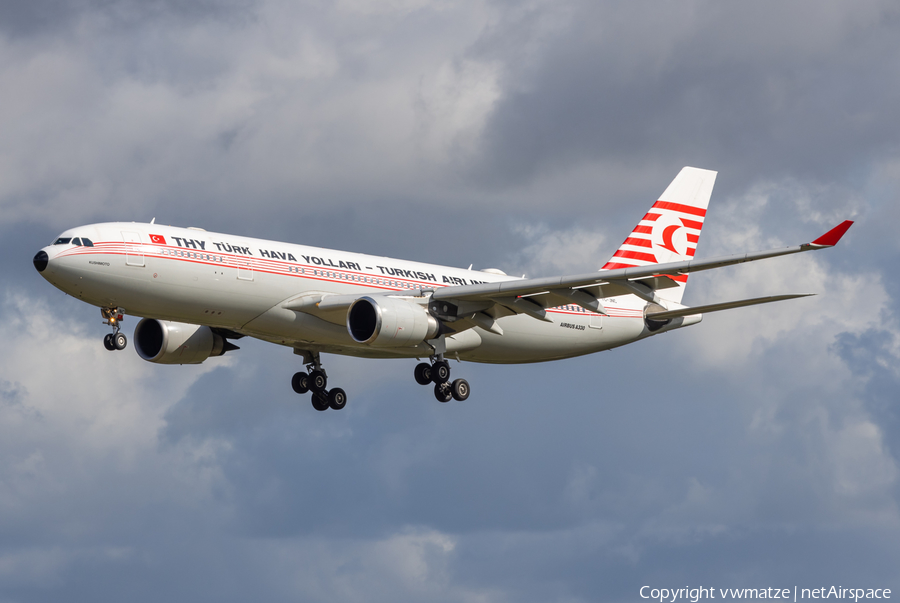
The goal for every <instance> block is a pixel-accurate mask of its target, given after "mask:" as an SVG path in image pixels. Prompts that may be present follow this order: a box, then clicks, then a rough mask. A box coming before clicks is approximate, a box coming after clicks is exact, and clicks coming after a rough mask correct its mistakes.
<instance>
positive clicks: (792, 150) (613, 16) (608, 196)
mask: <svg viewBox="0 0 900 603" xmlns="http://www.w3.org/2000/svg"><path fill="white" fill-rule="evenodd" d="M898 39H900V7H898V6H897V3H896V2H893V1H892V0H881V1H879V0H872V1H868V2H863V3H848V2H843V1H839V0H821V1H815V2H813V1H811V0H809V1H799V2H792V3H783V2H774V1H772V2H769V1H761V2H745V3H721V2H715V1H712V0H708V1H704V0H696V1H690V0H685V1H678V2H675V1H670V2H627V3H626V2H592V1H584V2H579V1H566V0H552V1H551V0H547V1H541V0H532V1H525V2H503V1H484V0H461V1H454V2H450V1H445V0H436V1H434V2H428V1H426V0H378V1H368V0H339V1H336V2H325V1H322V0H318V1H317V0H311V1H306V2H303V1H294V2H291V1H287V0H223V1H220V2H217V1H213V0H197V1H195V2H192V3H184V2H178V1H176V0H5V1H4V2H3V4H2V7H0V134H2V135H0V231H2V232H0V235H2V236H0V247H2V249H0V251H2V256H3V258H4V262H3V269H2V270H3V272H2V283H0V284H2V290H0V341H2V345H0V459H2V463H0V601H2V602H4V603H5V602H13V601H60V600H66V601H91V602H95V601H123V600H128V601H136V602H142V601H148V602H151V601H152V602H158V601H191V602H197V601H217V602H218V601H249V600H253V601H276V602H278V601H323V602H324V601H328V602H333V601H350V602H357V601H359V602H362V601H366V602H391V603H396V602H398V601H417V602H418V601H435V602H490V603H494V602H497V603H502V602H504V603H505V602H513V601H515V602H529V603H530V602H535V603H538V602H540V603H545V602H560V603H562V602H565V603H575V602H588V601H591V602H593V601H640V600H641V599H640V597H639V595H638V590H639V589H640V587H641V586H643V585H651V586H655V587H684V586H700V585H703V586H714V587H721V588H726V587H727V588H742V587H754V588H765V587H769V586H772V587H780V588H793V587H794V586H795V585H796V586H799V587H801V588H804V587H806V588H816V587H820V586H826V587H827V586H830V585H832V584H833V585H843V586H844V587H848V586H853V587H862V588H893V589H895V593H897V592H898V591H900V578H898V572H897V567H900V508H898V505H900V407H898V395H897V392H898V391H900V324H898V312H897V307H898V302H900V269H898V265H900V245H898V237H897V236H896V228H897V227H896V224H897V223H898V221H900V204H898V199H900V119H898V107H900V45H898V44H897V40H898ZM685 165H693V166H697V167H702V168H708V169H715V170H719V177H718V181H717V184H716V189H715V191H714V193H713V198H712V202H711V205H710V211H709V215H708V219H707V222H706V229H705V230H704V235H703V238H702V239H701V241H700V245H699V249H698V257H703V256H707V257H709V256H712V255H718V254H723V253H732V252H738V251H753V250H758V249H767V248H770V247H774V246H782V245H792V244H798V243H801V242H806V241H809V240H810V239H811V238H814V237H816V236H818V235H819V234H821V233H823V232H825V231H826V230H827V229H828V228H830V227H832V226H833V225H835V224H837V223H838V222H840V221H841V220H843V219H847V218H849V219H854V220H856V224H855V226H854V227H853V228H852V229H851V230H850V231H849V233H848V235H847V236H846V237H845V239H844V240H843V241H842V242H841V245H840V246H839V247H837V248H835V249H832V250H827V251H823V252H819V253H815V254H804V255H803V256H792V257H788V258H781V259H775V260H771V261H768V262H760V263H756V264H753V265H748V266H737V267H733V268H728V269H723V270H718V271H713V272H707V273H704V274H702V275H695V276H694V277H692V278H691V286H690V287H689V288H688V290H687V293H686V295H685V302H686V303H689V304H700V303H712V302H714V301H724V300H730V299H738V298H741V297H753V296H757V295H766V294H777V293H791V292H797V293H806V292H809V293H817V294H818V295H817V296H816V297H813V298H807V299H803V300H797V301H792V302H784V303H782V304H776V305H772V306H765V307H761V308H754V309H743V310H734V311H732V312H725V313H720V314H716V315H710V316H707V317H706V318H705V319H704V321H703V323H702V324H700V325H698V326H695V327H693V328H691V329H686V330H684V331H678V332H675V333H672V334H667V335H664V336H661V337H658V338H653V339H651V340H648V341H645V342H641V343H638V344H635V345H633V346H629V347H626V348H623V349H620V350H615V351H612V352H605V353H602V354H597V355H594V356H589V357H585V358H580V359H574V360H568V361H563V362H554V363H550V364H546V365H535V366H524V367H523V366H520V367H506V366H499V367H494V366H481V365H468V364H466V365H459V366H455V367H454V372H455V373H454V374H455V375H457V376H464V377H465V378H467V379H468V380H469V382H470V383H471V384H472V387H473V394H472V397H471V398H470V399H469V400H468V401H467V402H464V403H451V404H446V405H442V404H438V403H437V402H435V400H434V399H433V396H432V395H431V392H430V391H428V390H427V389H426V388H422V387H420V386H418V385H416V384H415V382H414V381H413V378H412V369H413V366H414V364H415V363H414V362H412V361H363V360H357V359H349V358H332V357H327V358H326V359H325V360H326V363H327V364H326V366H327V367H328V369H329V376H330V378H331V381H332V382H333V383H336V384H340V385H341V386H342V387H343V388H344V389H346V390H347V392H348V394H349V397H350V402H349V404H348V407H347V408H346V409H345V410H344V411H341V412H326V413H318V412H316V411H314V410H313V409H312V407H311V406H310V404H309V401H308V396H306V397H302V398H298V397H297V396H296V395H294V394H293V393H292V392H291V389H290V385H289V381H290V375H291V374H292V373H293V372H294V371H295V370H297V368H298V358H297V357H296V356H293V355H292V354H291V353H290V351H289V350H286V349H281V348H276V347H275V346H270V345H265V344H262V343H260V342H251V341H247V340H246V339H245V340H242V342H241V347H242V349H241V350H240V351H239V352H237V353H234V354H229V355H228V356H226V357H223V358H218V359H212V360H210V361H208V362H207V363H204V364H203V365H200V366H198V367H169V366H156V365H153V364H150V363H146V362H144V361H142V360H140V359H139V358H138V356H137V355H136V354H135V353H134V352H133V351H132V349H129V350H128V351H127V352H126V353H121V354H109V353H108V352H106V350H105V349H104V348H103V346H102V343H101V338H102V336H103V335H104V334H105V333H106V332H107V330H106V327H104V326H103V325H102V324H101V318H100V313H99V311H97V309H96V308H92V307H89V306H86V305H84V304H81V303H80V302H77V301H75V300H73V299H72V298H68V297H66V296H65V295H64V294H63V293H61V292H59V291H57V290H55V289H54V288H53V287H51V286H50V285H49V284H48V283H46V282H45V281H44V280H43V279H41V278H40V277H39V276H38V274H37V273H36V272H35V271H34V269H33V267H32V266H31V257H32V256H33V255H34V253H35V252H36V251H37V250H38V249H39V248H40V247H42V246H44V245H46V244H48V243H49V242H50V241H51V240H52V239H53V238H54V237H55V236H56V235H57V234H58V233H59V232H60V231H62V230H64V229H66V228H69V227H72V226H75V225H79V224H85V223H92V222H100V221H131V220H134V221H149V220H150V219H151V218H154V217H155V218H156V219H157V221H158V222H161V223H166V224H175V225H181V226H200V227H204V228H206V229H208V230H216V231H223V232H229V233H234V234H241V235H248V236H255V237H261V238H268V239H277V240H285V241H291V242H296V243H306V244H312V245H320V246H326V247H334V248H339V249H347V250H352V251H365V252H369V253H375V254H382V255H389V256H394V257H401V258H408V259H422V260H426V261H431V262H437V263H444V264H450V265H455V266H463V267H465V266H468V265H469V264H470V263H474V264H475V267H476V268H487V267H497V268H501V269H504V270H507V271H508V272H513V273H517V274H518V273H527V274H528V275H529V276H541V275H550V274H558V273H561V272H578V271H586V270H592V269H596V268H598V267H599V266H601V265H602V264H603V263H604V262H605V260H606V259H607V258H608V257H609V256H610V255H611V254H612V252H613V251H614V250H615V248H616V247H618V245H619V243H620V242H621V240H622V239H623V238H624V237H625V235H626V234H627V233H628V232H629V231H630V229H631V227H632V226H633V225H634V224H635V223H636V221H637V220H638V219H639V218H640V216H641V215H642V214H643V213H644V211H645V210H646V209H647V207H649V205H650V203H652V202H653V200H655V199H656V197H657V196H658V195H659V194H660V193H661V192H662V190H663V189H664V188H665V186H666V185H667V184H668V183H669V181H670V180H671V179H672V178H673V177H674V176H675V174H676V173H677V172H678V170H679V169H680V168H681V167H682V166H685ZM136 322H137V319H135V318H134V317H129V318H128V319H127V321H126V323H125V326H126V332H127V333H128V334H129V335H130V334H131V329H133V327H134V325H135V324H136Z"/></svg>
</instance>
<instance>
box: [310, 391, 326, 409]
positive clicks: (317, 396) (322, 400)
mask: <svg viewBox="0 0 900 603" xmlns="http://www.w3.org/2000/svg"><path fill="white" fill-rule="evenodd" d="M312 405H313V408H315V409H316V410H318V411H322V410H328V396H326V395H325V394H322V393H319V392H313V395H312Z"/></svg>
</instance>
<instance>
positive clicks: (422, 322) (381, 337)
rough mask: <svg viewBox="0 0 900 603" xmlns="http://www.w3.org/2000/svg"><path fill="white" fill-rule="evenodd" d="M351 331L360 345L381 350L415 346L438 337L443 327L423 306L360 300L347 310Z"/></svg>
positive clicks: (382, 299) (392, 299) (391, 300)
mask: <svg viewBox="0 0 900 603" xmlns="http://www.w3.org/2000/svg"><path fill="white" fill-rule="evenodd" d="M347 331H349V332H350V337H352V338H353V341H355V342H357V343H366V344H369V345H371V346H373V347H378V348H401V347H407V346H414V345H417V344H420V343H422V342H423V341H425V340H426V339H432V338H434V337H436V336H437V335H438V334H439V333H440V331H441V326H440V324H439V323H438V321H437V319H435V317H434V316H432V315H431V314H429V313H428V311H427V310H426V309H425V308H424V307H423V306H420V305H419V304H417V303H415V302H412V301H408V300H405V299H398V298H396V297H369V296H365V297H360V298H359V299H358V300H356V301H355V302H353V304H351V305H350V310H348V311H347Z"/></svg>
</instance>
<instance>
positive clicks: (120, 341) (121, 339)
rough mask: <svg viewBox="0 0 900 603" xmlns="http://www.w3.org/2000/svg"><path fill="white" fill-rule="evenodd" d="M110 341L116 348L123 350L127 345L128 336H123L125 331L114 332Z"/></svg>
mask: <svg viewBox="0 0 900 603" xmlns="http://www.w3.org/2000/svg"><path fill="white" fill-rule="evenodd" d="M112 343H113V346H114V347H115V348H116V349H117V350H124V349H125V347H126V346H127V345H128V338H127V337H125V333H116V334H115V335H113V337H112Z"/></svg>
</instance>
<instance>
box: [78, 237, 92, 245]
mask: <svg viewBox="0 0 900 603" xmlns="http://www.w3.org/2000/svg"><path fill="white" fill-rule="evenodd" d="M81 244H82V245H84V246H85V247H93V246H94V242H93V241H92V240H90V239H85V238H84V237H81Z"/></svg>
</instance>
